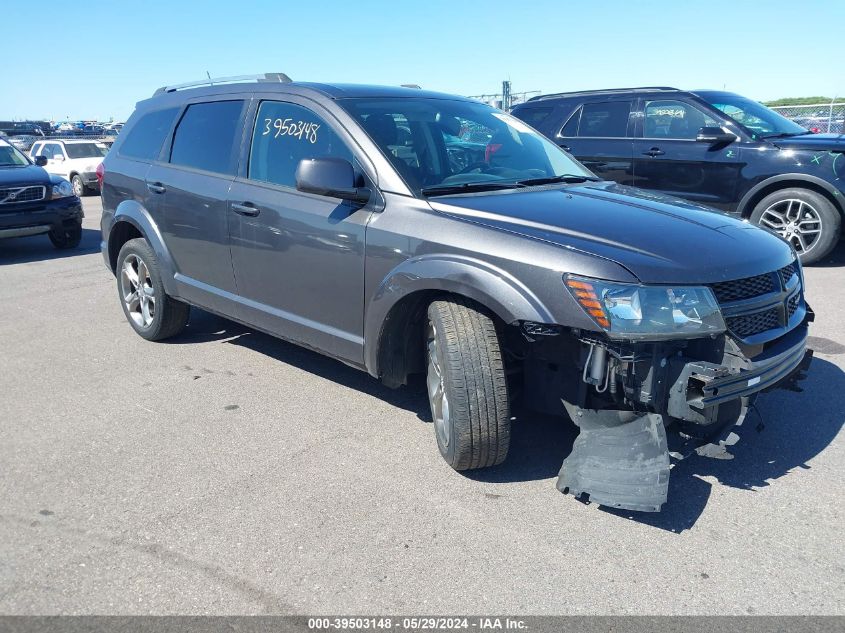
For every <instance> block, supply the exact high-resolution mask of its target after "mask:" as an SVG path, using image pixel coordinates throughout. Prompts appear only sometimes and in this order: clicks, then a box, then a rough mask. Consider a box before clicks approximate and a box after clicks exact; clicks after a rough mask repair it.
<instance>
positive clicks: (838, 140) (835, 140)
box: [769, 134, 845, 152]
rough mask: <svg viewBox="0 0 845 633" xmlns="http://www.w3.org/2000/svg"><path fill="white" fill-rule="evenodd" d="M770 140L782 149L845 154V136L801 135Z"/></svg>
mask: <svg viewBox="0 0 845 633" xmlns="http://www.w3.org/2000/svg"><path fill="white" fill-rule="evenodd" d="M769 140H770V141H771V142H772V143H774V144H775V146H777V147H780V148H781V149H808V150H811V151H823V150H828V151H836V152H845V134H800V135H799V136H787V137H785V138H776V139H769Z"/></svg>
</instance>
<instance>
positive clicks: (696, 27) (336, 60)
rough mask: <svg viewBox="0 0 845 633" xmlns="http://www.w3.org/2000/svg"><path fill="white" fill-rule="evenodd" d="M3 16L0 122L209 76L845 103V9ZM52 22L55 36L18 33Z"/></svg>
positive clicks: (601, 6) (107, 106)
mask: <svg viewBox="0 0 845 633" xmlns="http://www.w3.org/2000/svg"><path fill="white" fill-rule="evenodd" d="M2 15H3V22H4V23H5V24H7V25H14V26H13V27H10V28H5V29H3V34H2V36H0V37H2V40H3V41H4V46H3V50H4V51H6V55H5V58H4V60H3V65H2V71H0V73H1V74H0V119H6V118H24V117H30V118H42V117H44V118H51V119H54V120H62V119H64V118H65V117H69V118H71V119H83V118H84V119H89V118H98V119H108V118H109V117H110V116H111V117H114V118H115V119H116V120H123V119H125V118H126V117H127V116H129V114H130V113H131V112H132V110H133V106H134V104H135V102H136V101H138V100H140V99H144V98H146V97H148V96H150V95H151V94H152V93H153V91H154V90H155V89H156V88H157V87H158V86H161V85H164V84H168V83H170V84H172V83H181V82H185V81H190V80H194V79H199V78H202V77H204V76H205V73H206V71H209V72H211V74H212V76H226V75H241V74H254V73H260V72H267V71H282V72H286V73H287V74H289V75H290V76H291V77H292V78H294V79H295V80H296V79H299V80H308V81H343V82H359V83H379V84H394V85H395V84H402V83H418V84H420V85H422V86H423V87H425V88H431V89H435V90H441V91H445V92H453V93H458V94H464V95H475V94H481V93H493V92H498V91H499V90H500V89H501V82H502V80H503V79H510V80H511V81H512V82H513V90H514V91H515V92H518V91H524V90H542V91H544V92H552V91H562V90H577V89H588V88H602V87H605V88H607V87H620V86H635V85H670V86H677V87H680V88H722V87H723V86H725V87H727V89H728V90H732V91H735V92H740V93H743V94H745V95H747V96H749V97H752V98H755V99H759V100H767V99H774V98H778V97H785V96H813V95H829V96H831V97H832V96H834V95H837V94H838V95H840V96H845V64H843V61H844V60H845V54H843V49H842V41H843V32H845V1H843V0H800V1H798V0H793V1H789V2H786V1H781V0H756V1H747V0H732V1H731V2H718V1H714V0H709V1H701V0H700V1H693V0H661V1H653V0H630V1H627V2H626V1H623V0H605V1H599V2H577V3H575V2H565V1H562V0H556V1H555V0H532V1H531V2H518V1H517V0H512V1H511V2H498V1H496V0H487V1H484V0H476V1H474V2H460V1H459V0H447V1H443V0H415V1H409V2H408V1H403V0H393V1H390V2H388V1H375V0H348V1H340V0H338V1H332V2H320V1H319V0H312V1H310V2H309V1H305V2H303V1H298V2H286V1H284V0H276V1H273V0H237V1H232V0H228V1H224V0H205V1H203V2H200V1H198V0H194V1H193V2H189V1H187V0H185V1H179V0H168V1H161V0H134V1H133V2H131V3H130V2H129V1H126V2H122V1H117V2H115V1H101V0H86V2H84V3H83V4H82V5H78V6H77V5H73V4H68V3H67V2H61V3H60V2H54V1H50V0H42V1H41V2H23V1H20V0H18V1H10V2H4V3H3V10H2ZM47 16H51V17H52V18H54V19H55V20H56V21H57V22H61V26H58V27H56V28H55V30H53V29H52V28H51V27H49V26H44V27H41V28H38V29H37V30H36V31H32V30H30V29H27V28H25V26H24V25H26V24H32V19H33V18H37V19H39V20H40V19H42V18H45V17H47ZM35 33H41V34H44V35H45V37H44V38H43V39H41V40H40V41H39V40H38V38H36V37H35ZM51 33H55V37H54V36H51V35H50V34H51ZM10 52H11V57H9V53H10Z"/></svg>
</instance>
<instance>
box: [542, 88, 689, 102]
mask: <svg viewBox="0 0 845 633" xmlns="http://www.w3.org/2000/svg"><path fill="white" fill-rule="evenodd" d="M658 90H665V91H670V92H671V91H674V92H678V91H679V89H678V88H673V87H672V86H638V87H636V88H607V89H604V90H573V91H572V92H555V93H552V94H547V95H537V96H536V97H531V98H530V99H529V100H528V101H542V100H543V99H553V98H555V97H565V96H568V95H580V94H588V93H589V94H593V93H595V94H612V93H615V92H651V91H658Z"/></svg>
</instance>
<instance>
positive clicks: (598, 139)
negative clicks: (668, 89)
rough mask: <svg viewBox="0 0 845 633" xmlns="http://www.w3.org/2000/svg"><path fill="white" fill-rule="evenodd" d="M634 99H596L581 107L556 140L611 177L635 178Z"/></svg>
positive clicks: (625, 180) (619, 179)
mask: <svg viewBox="0 0 845 633" xmlns="http://www.w3.org/2000/svg"><path fill="white" fill-rule="evenodd" d="M633 106H634V100H633V99H630V98H627V99H619V98H616V99H614V98H607V97H605V98H603V99H602V98H596V99H594V100H590V101H586V102H584V103H582V104H581V106H580V107H578V108H577V109H576V110H575V111H574V112H573V113H572V115H571V116H570V117H569V118H568V119H567V120H566V122H565V123H564V125H563V127H562V128H561V129H560V130H559V131H558V133H557V136H556V137H554V140H555V141H556V142H557V144H558V145H560V146H561V147H562V148H563V149H564V150H566V151H567V152H569V153H570V154H572V155H573V156H575V158H577V159H578V160H579V161H581V162H582V163H584V165H585V166H586V167H588V168H589V169H590V170H591V171H593V172H595V173H596V174H597V175H598V176H601V177H602V178H605V179H607V180H615V181H616V182H618V183H621V184H625V185H629V184H631V183H632V181H633V152H634V143H633V133H634V124H633V118H632V112H633V111H634V107H633Z"/></svg>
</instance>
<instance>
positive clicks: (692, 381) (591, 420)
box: [557, 310, 813, 512]
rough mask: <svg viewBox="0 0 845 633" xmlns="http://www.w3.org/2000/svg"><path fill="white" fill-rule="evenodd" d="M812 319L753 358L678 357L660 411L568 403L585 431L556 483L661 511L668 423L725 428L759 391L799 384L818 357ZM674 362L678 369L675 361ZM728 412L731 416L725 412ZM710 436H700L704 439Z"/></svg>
mask: <svg viewBox="0 0 845 633" xmlns="http://www.w3.org/2000/svg"><path fill="white" fill-rule="evenodd" d="M812 318H813V316H812V312H811V311H809V310H808V317H807V319H806V320H805V321H804V323H802V324H801V325H800V326H798V327H796V328H794V329H793V330H792V331H790V332H789V333H787V334H786V335H784V336H783V337H782V338H781V339H778V340H777V341H775V342H773V343H771V344H769V345H768V346H766V347H765V348H764V350H763V351H762V352H761V353H759V354H756V355H755V356H754V358H753V359H749V358H747V357H745V356H744V355H743V354H742V353H741V351H740V350H739V348H738V346H731V347H729V348H728V349H727V350H726V351H725V354H724V357H723V362H722V363H721V364H717V363H711V362H704V361H697V360H692V359H689V358H683V357H675V358H674V359H673V360H672V361H671V362H670V363H668V365H669V366H668V367H667V369H666V371H667V375H668V376H672V377H674V381H672V380H670V381H669V382H671V386H670V387H669V389H668V390H667V391H668V392H667V393H666V395H665V400H664V401H663V402H662V403H655V404H656V405H657V408H658V409H662V410H664V411H665V412H662V413H654V412H651V413H645V412H634V411H617V410H595V409H582V408H580V407H577V406H574V405H572V404H569V403H567V402H565V401H564V406H565V407H566V409H567V412H568V413H569V415H570V417H571V418H572V420H573V421H574V422H575V424H576V425H577V426H578V427H579V428H580V433H579V435H578V437H577V438H576V440H575V443H574V444H573V447H572V452H571V453H570V455H569V456H568V457H567V458H566V459H565V460H564V462H563V465H562V467H561V470H560V475H559V477H558V482H557V488H558V489H559V490H560V491H562V492H565V493H571V494H573V495H575V496H581V495H588V496H589V499H590V500H591V501H593V502H596V503H599V504H602V505H605V506H609V507H615V508H624V509H627V510H635V511H643V512H658V511H660V509H661V507H662V505H663V504H664V503H666V499H667V496H668V491H669V473H670V459H669V450H668V446H667V435H666V426H667V425H668V424H669V423H672V422H677V423H679V427H680V429H681V430H682V431H683V432H684V433H685V434H687V432H688V430H689V429H693V430H695V429H703V430H704V431H705V433H704V434H702V435H696V434H695V433H694V432H693V433H692V435H691V436H692V437H707V435H708V433H707V432H709V433H710V434H712V433H714V432H715V433H718V432H719V431H723V432H725V433H726V432H727V431H726V429H728V428H730V427H732V426H733V425H734V424H736V423H737V422H740V421H741V420H742V418H743V417H744V416H745V412H746V411H747V407H748V403H749V401H750V400H749V399H750V398H752V397H753V396H754V395H755V394H756V393H758V392H761V391H765V390H771V389H778V388H785V389H797V387H796V384H797V382H798V381H799V380H801V379H803V378H804V377H805V376H804V373H803V372H804V371H805V370H806V369H807V368H808V367H809V365H810V362H811V360H812V356H813V354H812V350H808V349H807V334H808V327H807V325H808V323H809V321H811V320H812ZM673 364H674V365H675V366H674V367H673V366H672V365H673ZM720 412H721V413H722V414H724V413H726V412H727V416H726V415H720ZM703 443H705V442H702V444H703Z"/></svg>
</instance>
